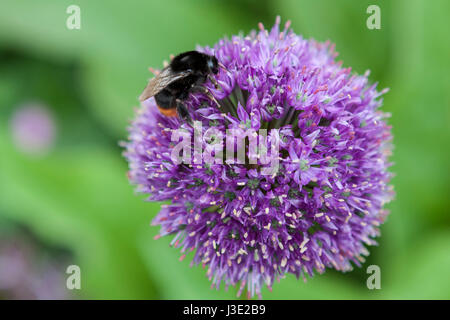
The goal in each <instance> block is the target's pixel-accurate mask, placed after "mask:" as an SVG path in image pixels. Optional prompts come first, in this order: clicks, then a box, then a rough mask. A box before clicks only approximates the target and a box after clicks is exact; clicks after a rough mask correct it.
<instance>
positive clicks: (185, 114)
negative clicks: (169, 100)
mask: <svg viewBox="0 0 450 320" xmlns="http://www.w3.org/2000/svg"><path fill="white" fill-rule="evenodd" d="M176 103H177V114H178V117H179V118H180V119H181V120H183V121H186V122H187V123H189V124H190V125H192V118H191V115H190V114H189V111H188V109H187V108H186V106H185V105H184V104H183V102H182V101H181V100H180V99H177V100H176Z"/></svg>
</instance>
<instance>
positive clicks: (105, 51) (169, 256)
mask: <svg viewBox="0 0 450 320" xmlns="http://www.w3.org/2000/svg"><path fill="white" fill-rule="evenodd" d="M71 4H76V5H78V6H80V8H81V29H80V30H69V29H67V28H66V19H67V18H68V16H69V15H68V14H67V13H66V9H67V7H68V6H69V5H71ZM371 4H377V5H378V6H379V7H380V8H381V26H382V28H381V30H369V29H367V27H366V19H367V18H368V16H369V15H368V14H367V13H366V9H367V7H368V6H369V5H371ZM0 6H1V8H0V150H1V151H0V152H1V155H0V224H1V223H3V225H4V226H3V228H2V229H1V230H5V229H11V228H15V227H8V226H20V228H22V227H25V228H27V229H28V230H30V231H31V232H32V233H33V234H34V235H35V237H36V238H37V239H39V241H40V242H42V243H43V244H45V246H49V247H58V248H63V249H64V250H67V251H68V252H70V253H71V258H70V259H69V260H70V261H69V262H68V263H70V264H77V265H79V266H80V268H81V276H82V289H81V290H80V291H79V292H77V296H79V297H81V298H94V299H115V298H124V299H220V298H234V297H235V294H236V290H234V289H233V288H230V290H229V291H228V292H226V291H224V290H223V289H222V290H220V291H216V290H211V289H210V288H209V287H210V283H209V281H208V280H207V278H206V277H205V272H206V270H203V269H202V268H201V267H194V268H190V267H189V260H190V259H185V261H183V262H179V261H178V257H179V252H178V251H177V249H173V248H169V247H168V243H169V239H160V240H158V241H155V240H153V239H152V238H153V236H154V235H156V234H157V232H158V228H157V227H150V226H149V222H150V221H151V219H152V218H153V217H154V216H155V214H156V213H157V212H158V210H159V204H156V203H147V202H144V201H143V198H144V197H143V196H136V195H135V194H134V192H133V187H132V186H130V185H129V183H128V181H127V178H126V171H127V164H126V162H125V160H124V159H123V158H122V156H121V149H120V147H119V146H118V141H120V140H123V139H125V138H126V127H127V125H128V123H129V120H130V119H132V117H133V108H135V107H136V106H137V105H138V99H137V97H138V95H139V94H140V92H141V90H142V89H143V87H144V86H145V84H146V81H147V79H148V78H149V77H150V73H149V72H148V70H147V68H148V67H149V66H153V67H156V68H158V67H161V65H162V61H163V60H165V59H168V57H169V54H176V53H178V52H182V51H185V50H190V49H193V48H194V47H195V45H196V44H200V45H213V44H214V43H215V42H216V41H217V40H218V39H219V38H221V37H223V36H224V35H233V34H236V33H238V32H239V31H243V32H244V33H247V32H249V31H250V30H251V29H254V28H256V27H257V23H258V22H259V21H262V22H263V23H264V25H265V26H266V27H271V26H272V25H273V22H274V21H275V16H276V15H280V16H281V18H282V23H284V22H285V21H286V20H287V19H290V20H292V27H293V29H294V31H295V32H296V33H299V34H303V35H304V36H305V37H307V38H310V37H313V38H316V39H317V40H320V41H324V40H327V39H330V40H331V41H332V42H335V43H336V46H337V51H338V52H339V53H340V55H339V58H338V59H342V60H343V61H344V66H352V67H353V70H354V71H356V72H358V73H363V72H364V71H365V70H366V69H370V70H371V71H372V73H371V76H370V78H371V81H379V83H380V85H379V88H384V87H389V88H390V89H391V91H390V92H389V93H388V94H386V95H385V99H384V106H383V110H384V111H386V112H391V113H392V118H391V119H390V124H392V125H393V132H394V144H395V149H394V156H393V157H392V161H393V162H394V163H395V165H394V166H393V167H392V171H393V172H395V174H396V176H395V178H394V179H393V184H394V186H395V190H396V193H397V196H396V200H395V201H394V202H393V203H391V204H390V205H389V206H388V208H389V209H390V210H391V215H390V216H389V218H388V220H387V222H386V224H385V225H383V227H382V237H381V238H380V240H379V246H378V247H372V248H371V249H370V251H371V255H370V257H369V258H368V261H367V262H366V264H364V266H363V268H361V269H358V268H356V269H355V270H354V271H353V272H350V273H346V274H342V273H338V272H335V271H332V270H328V271H327V272H326V274H324V275H321V276H316V277H314V279H310V280H309V281H308V282H307V283H303V281H301V280H300V281H297V280H296V279H295V278H294V277H287V279H284V280H282V281H281V282H280V283H279V284H275V285H274V290H273V292H268V291H267V290H265V291H264V292H263V297H264V298H265V299H331V298H342V299H366V298H368V299H392V298H395V299H402V298H405V299H418V298H425V299H430V298H440V299H442V298H446V299H448V298H450V274H449V270H450V215H449V212H448V211H447V210H449V208H450V197H449V182H450V181H449V180H450V170H449V147H450V130H449V127H450V125H449V123H450V111H449V110H450V108H449V107H450V106H449V105H450V90H449V89H450V59H449V58H450V41H449V30H450V28H449V26H450V24H449V22H448V14H449V12H450V1H447V0H432V1H425V0H423V1H421V0H395V1H381V0H358V1H356V0H355V1H350V0H339V1H336V0H316V1H299V0H281V1H280V0H277V1H269V0H264V1H263V0H259V1H252V0H246V1H238V0H235V1H212V0H210V1H206V0H205V1H181V0H177V1H175V0H165V1H154V0H153V1H135V0H128V1H107V2H106V1H87V0H85V1H82V0H70V1H65V0H58V1H54V0H39V1H33V0H29V1H23V0H2V2H1V4H0ZM29 103H35V104H36V103H37V104H39V105H41V106H42V105H43V106H45V108H47V109H48V110H49V112H50V113H51V115H52V117H53V119H54V122H55V127H56V130H55V140H54V143H53V144H52V145H51V146H50V149H49V150H48V152H46V153H45V154H33V153H30V152H24V150H22V149H21V148H20V147H18V146H17V143H15V142H14V140H13V133H12V130H13V128H12V122H11V121H12V120H11V119H12V118H13V117H14V114H15V113H16V112H17V110H19V109H20V108H21V107H23V106H24V104H25V105H26V104H29ZM43 250H46V249H43ZM188 258H189V257H188ZM370 264H377V265H379V266H380V268H381V287H382V288H381V290H368V289H367V287H366V279H367V277H368V275H367V273H366V268H367V266H369V265H370ZM0 271H1V270H0ZM64 271H65V266H63V268H62V270H61V272H62V273H64ZM63 285H64V284H63Z"/></svg>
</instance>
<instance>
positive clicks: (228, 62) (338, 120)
mask: <svg viewBox="0 0 450 320" xmlns="http://www.w3.org/2000/svg"><path fill="white" fill-rule="evenodd" d="M259 29H260V30H259V31H252V32H251V33H250V34H249V35H248V36H233V37H232V38H231V39H222V40H220V41H219V42H218V43H217V44H216V45H215V46H214V47H212V48H210V47H199V48H197V50H198V51H201V52H204V53H207V54H210V55H215V57H216V58H217V59H218V61H219V62H220V63H222V64H223V65H224V66H225V67H226V69H227V71H225V70H220V72H219V74H218V75H217V76H216V77H215V78H216V80H217V82H218V83H219V85H220V88H216V87H215V86H214V85H213V84H212V83H211V82H210V81H208V82H207V83H206V84H205V87H207V88H208V89H209V90H210V91H211V92H212V94H213V95H214V97H215V98H216V100H217V101H218V102H219V104H220V108H219V107H218V106H217V104H216V103H215V102H214V101H211V99H209V98H208V97H207V96H206V95H205V94H203V93H194V94H191V95H190V97H189V98H188V100H187V101H186V102H185V104H186V105H187V107H188V109H189V110H190V112H191V115H192V118H193V120H195V121H200V122H201V125H202V127H203V128H206V129H209V128H215V129H217V130H219V131H220V132H222V133H223V135H224V136H225V130H227V129H237V130H239V129H240V130H244V129H254V130H260V129H268V130H271V129H277V135H276V136H272V135H270V136H269V138H268V141H272V142H277V144H278V146H279V152H278V153H277V154H276V157H277V159H279V168H278V170H277V171H276V172H274V173H273V174H270V175H267V174H263V173H262V172H261V171H262V167H263V166H262V164H261V163H260V159H257V163H256V164H248V163H244V164H239V163H230V162H227V161H224V162H223V163H218V164H217V163H214V164H211V165H205V164H201V163H200V164H195V163H194V164H184V163H181V164H177V163H175V162H174V161H173V158H172V157H171V153H172V151H173V148H174V142H173V141H172V137H171V133H172V132H173V131H174V130H176V129H179V128H182V129H183V130H184V131H185V132H189V133H191V134H192V135H194V129H193V127H192V126H190V125H189V124H187V123H182V122H181V121H179V119H177V118H169V117H165V116H163V115H161V114H160V113H159V112H158V109H157V107H156V105H155V101H154V99H153V98H150V99H148V100H146V101H145V102H144V103H143V105H142V107H141V109H140V110H138V112H137V115H136V119H135V120H134V122H133V123H132V126H131V128H130V136H129V142H127V143H126V144H125V148H126V151H125V156H126V157H127V159H128V161H129V164H130V172H129V177H130V180H131V181H132V183H134V184H136V185H137V186H138V188H137V189H138V191H139V192H142V193H145V194H148V195H149V200H152V201H170V204H164V205H162V210H161V211H160V212H159V214H158V215H157V216H156V217H155V219H154V221H153V223H154V225H160V226H161V230H160V234H159V236H158V237H160V236H166V235H173V236H174V238H173V241H172V244H173V245H174V246H175V247H180V248H181V252H182V253H183V255H182V257H181V258H184V257H185V253H187V252H190V251H195V252H194V255H193V261H192V262H193V264H201V265H203V266H207V267H208V271H207V275H208V277H209V278H210V280H211V281H212V285H213V286H216V287H217V288H218V287H219V285H220V283H221V282H223V283H225V285H226V286H228V285H233V286H234V285H238V286H239V288H240V290H239V294H240V293H241V291H242V290H244V289H245V288H247V289H246V290H247V292H248V295H249V296H253V295H255V294H257V295H260V292H261V289H262V287H263V286H264V285H266V286H267V287H269V289H270V288H271V286H272V284H273V282H274V280H276V279H277V280H278V279H279V278H282V277H284V276H285V275H286V274H287V273H292V274H294V275H296V276H297V277H303V278H305V277H306V276H313V274H314V273H315V272H317V273H322V272H324V270H325V268H327V267H328V268H334V269H337V270H341V271H348V270H351V269H352V263H353V264H355V265H358V266H359V265H360V263H361V262H363V261H364V258H363V256H366V255H368V251H367V249H366V247H365V246H366V245H374V244H376V242H375V240H374V239H373V238H374V237H376V236H378V235H379V229H378V227H379V226H380V224H381V223H382V222H383V221H384V219H385V216H386V214H387V213H386V211H385V210H383V205H384V204H385V203H386V202H388V201H389V200H390V199H391V198H392V194H393V192H392V188H390V187H389V186H388V182H389V179H390V174H389V173H388V171H387V168H388V166H389V162H388V160H387V157H388V156H389V155H390V140H391V134H390V127H389V126H388V125H386V122H385V120H384V119H385V118H386V114H383V113H381V112H380V111H379V110H378V108H379V107H380V106H381V103H382V100H381V98H379V97H380V96H381V95H382V94H383V93H384V92H385V91H381V92H379V91H377V90H376V85H370V84H369V82H368V75H369V73H368V72H366V73H365V74H364V75H363V76H360V75H356V74H351V69H350V68H343V67H342V63H341V62H336V61H335V58H336V56H337V53H336V52H335V51H334V46H333V45H331V44H330V43H329V42H325V43H319V42H316V41H314V40H305V39H303V38H302V37H301V36H299V35H296V34H295V33H294V32H293V31H291V30H290V29H289V22H288V23H287V24H286V25H285V27H284V29H283V30H280V21H279V18H277V21H276V23H275V25H274V27H273V28H272V29H271V30H270V31H267V30H265V29H264V27H263V26H262V24H260V25H259ZM207 140H208V139H203V140H201V141H200V144H201V146H202V148H203V149H205V148H207V147H208V143H209V142H208V141H207ZM275 140H276V141H275ZM248 151H249V150H247V149H246V152H248ZM247 156H250V155H249V154H247ZM271 156H272V157H273V156H274V154H271Z"/></svg>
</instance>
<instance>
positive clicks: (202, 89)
mask: <svg viewBox="0 0 450 320" xmlns="http://www.w3.org/2000/svg"><path fill="white" fill-rule="evenodd" d="M195 91H200V92H203V93H204V94H205V95H206V96H207V97H208V98H209V99H211V100H212V101H214V103H215V104H216V105H217V107H218V108H220V107H221V106H220V104H219V102H218V101H217V100H216V98H214V96H213V94H212V93H211V91H209V90H208V88H205V87H203V86H194V87H192V89H191V92H195Z"/></svg>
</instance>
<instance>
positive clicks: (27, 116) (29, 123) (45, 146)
mask: <svg viewBox="0 0 450 320" xmlns="http://www.w3.org/2000/svg"><path fill="white" fill-rule="evenodd" d="M11 131H12V138H13V141H14V144H15V145H16V147H17V148H18V149H19V150H20V151H22V152H24V153H27V154H30V155H37V156H39V155H45V154H46V153H48V151H50V149H51V148H52V146H53V144H54V140H55V131H56V126H55V121H54V118H53V115H52V114H51V113H50V111H49V109H48V108H47V107H46V106H44V105H42V104H40V103H35V102H30V103H26V104H24V105H22V106H21V107H20V108H19V109H18V110H17V111H16V112H15V113H14V114H13V116H12V119H11Z"/></svg>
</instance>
